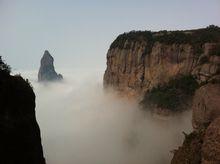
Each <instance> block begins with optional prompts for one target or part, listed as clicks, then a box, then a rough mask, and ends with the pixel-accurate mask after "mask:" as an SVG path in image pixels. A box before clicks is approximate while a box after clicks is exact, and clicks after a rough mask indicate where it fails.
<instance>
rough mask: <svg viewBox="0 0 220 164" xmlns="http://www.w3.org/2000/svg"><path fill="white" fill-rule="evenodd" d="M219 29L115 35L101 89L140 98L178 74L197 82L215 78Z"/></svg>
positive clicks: (134, 32) (218, 62)
mask: <svg viewBox="0 0 220 164" xmlns="http://www.w3.org/2000/svg"><path fill="white" fill-rule="evenodd" d="M219 52H220V28H219V27H217V26H214V25H211V26H209V27H207V28H203V29H197V30H185V31H159V32H151V31H131V32H129V33H124V34H121V35H119V36H118V37H117V38H116V40H115V41H114V42H113V43H112V44H111V46H110V48H109V50H108V53H107V68H106V71H105V74H104V87H106V88H108V87H111V88H113V89H115V90H117V91H120V92H121V93H123V94H125V95H128V96H142V95H144V94H145V93H146V92H148V91H150V90H151V89H153V88H155V87H158V86H162V85H164V84H166V83H168V82H169V81H170V80H171V79H173V78H175V77H177V76H179V75H193V76H194V77H195V78H196V79H197V80H198V82H199V83H205V82H207V81H209V80H214V79H219V75H218V76H216V74H218V73H219V71H220V69H219V64H220V56H219Z"/></svg>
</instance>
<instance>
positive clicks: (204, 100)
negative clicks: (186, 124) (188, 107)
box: [192, 83, 220, 130]
mask: <svg viewBox="0 0 220 164" xmlns="http://www.w3.org/2000/svg"><path fill="white" fill-rule="evenodd" d="M192 111H193V119H192V124H193V128H194V129H195V130H196V129H201V128H204V127H207V125H209V124H210V123H211V122H212V121H213V120H215V119H216V118H217V117H218V116H220V84H218V83H217V84H207V85H205V86H202V87H201V88H200V89H198V90H197V91H196V93H195V96H194V99H193V106H192Z"/></svg>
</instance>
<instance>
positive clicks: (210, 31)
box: [110, 25, 220, 53]
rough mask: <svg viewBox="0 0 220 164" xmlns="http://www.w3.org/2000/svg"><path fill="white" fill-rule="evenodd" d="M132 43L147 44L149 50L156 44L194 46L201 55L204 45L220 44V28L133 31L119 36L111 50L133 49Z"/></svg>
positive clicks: (211, 26) (212, 26)
mask: <svg viewBox="0 0 220 164" xmlns="http://www.w3.org/2000/svg"><path fill="white" fill-rule="evenodd" d="M131 42H146V43H147V45H148V48H149V47H151V48H152V45H153V44H154V43H155V42H160V43H164V44H192V45H193V46H195V47H196V51H197V52H196V53H201V52H202V50H201V46H202V44H204V43H208V42H209V43H211V42H220V27H218V26H214V25H210V26H208V27H206V28H202V29H196V30H185V31H159V32H151V31H131V32H128V33H124V34H121V35H119V36H118V37H117V38H116V40H115V41H114V42H113V43H112V44H111V46H110V48H111V49H112V48H120V49H123V48H125V49H129V48H132V44H131ZM125 43H126V44H125Z"/></svg>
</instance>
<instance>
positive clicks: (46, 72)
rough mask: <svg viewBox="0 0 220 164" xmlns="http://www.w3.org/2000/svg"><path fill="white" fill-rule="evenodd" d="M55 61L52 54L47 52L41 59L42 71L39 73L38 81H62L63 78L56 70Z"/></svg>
mask: <svg viewBox="0 0 220 164" xmlns="http://www.w3.org/2000/svg"><path fill="white" fill-rule="evenodd" d="M53 62H54V59H53V57H52V56H51V55H50V53H49V52H48V51H47V50H46V51H45V52H44V55H43V57H42V58H41V65H40V70H39V72H38V81H39V82H42V81H56V80H62V79H63V76H62V75H61V74H57V73H56V71H55V69H54V64H53Z"/></svg>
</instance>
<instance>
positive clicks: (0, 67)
mask: <svg viewBox="0 0 220 164" xmlns="http://www.w3.org/2000/svg"><path fill="white" fill-rule="evenodd" d="M9 68H10V67H8V66H7V65H6V64H4V63H3V62H2V60H1V58H0V106H1V108H0V134H1V135H0V145H1V148H0V154H1V156H0V163H2V164H45V159H44V156H43V150H42V145H41V137H40V129H39V126H38V123H37V121H36V116H35V94H34V92H33V89H32V87H31V86H30V84H29V83H28V81H27V80H24V79H23V78H22V77H21V76H11V75H10V69H9Z"/></svg>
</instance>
